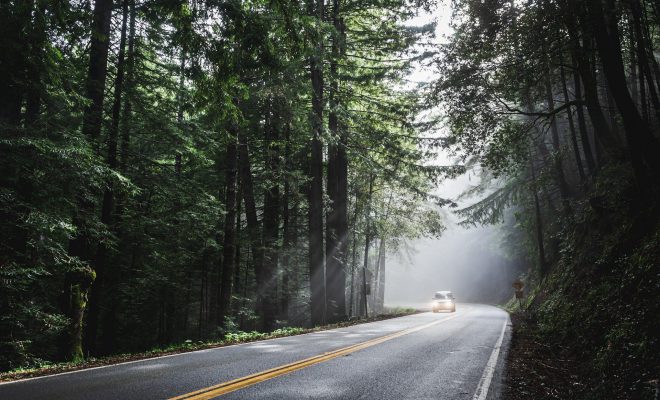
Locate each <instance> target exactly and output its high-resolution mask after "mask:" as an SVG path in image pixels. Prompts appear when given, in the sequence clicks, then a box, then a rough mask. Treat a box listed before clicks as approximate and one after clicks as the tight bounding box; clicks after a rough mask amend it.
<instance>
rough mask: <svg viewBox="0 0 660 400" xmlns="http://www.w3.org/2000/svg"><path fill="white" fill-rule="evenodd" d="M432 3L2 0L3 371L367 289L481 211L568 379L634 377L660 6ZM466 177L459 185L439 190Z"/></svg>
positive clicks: (604, 386) (309, 313) (261, 321)
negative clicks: (443, 29) (446, 27)
mask: <svg viewBox="0 0 660 400" xmlns="http://www.w3.org/2000/svg"><path fill="white" fill-rule="evenodd" d="M440 3H443V2H440ZM445 3H447V2H445ZM438 6H439V3H437V2H435V1H433V0H327V1H326V0H305V1H295V0H273V1H261V0H93V1H91V0H58V1H50V0H7V1H3V2H2V4H1V5H0V31H1V32H0V38H2V39H1V41H0V75H1V76H2V79H1V80H0V133H1V134H0V152H1V157H0V169H1V171H2V172H1V173H0V229H1V231H0V232H1V239H0V371H8V370H13V369H17V368H26V367H31V366H39V365H42V364H43V363H44V362H55V361H71V362H79V361H82V360H84V359H86V358H90V357H101V356H107V355H112V354H118V353H128V352H139V351H144V350H148V349H151V348H156V347H165V346H167V345H170V344H174V343H181V342H184V341H186V340H196V341H204V340H213V339H217V338H222V337H223V336H224V335H226V334H228V333H232V332H239V331H252V330H255V331H259V332H270V331H273V330H275V329H278V328H284V327H312V326H319V325H325V324H333V323H338V322H342V321H347V320H350V319H355V318H360V317H366V316H370V315H371V316H373V315H375V314H378V313H382V312H385V311H386V307H385V304H384V289H385V282H386V277H387V274H386V271H387V268H386V266H387V259H388V257H389V256H391V255H393V254H396V253H397V252H400V251H405V248H406V246H407V244H408V242H409V241H410V240H412V239H415V238H419V237H428V236H439V235H441V234H443V231H445V217H444V215H445V214H446V213H448V212H452V213H454V214H455V215H457V216H458V217H459V218H460V219H461V221H462V222H461V223H462V224H463V225H465V226H470V225H489V224H496V225H498V226H499V227H500V231H501V243H499V244H498V245H499V246H501V248H502V251H503V252H504V253H505V255H506V257H507V258H508V259H509V260H510V263H511V265H512V268H515V269H517V270H519V271H520V272H521V277H522V278H523V280H524V281H525V284H526V288H527V290H528V296H527V297H526V298H525V302H524V303H520V304H518V303H515V304H517V305H515V304H514V302H511V303H510V306H511V307H513V308H512V311H513V313H514V314H515V313H519V314H520V315H521V318H523V319H524V323H523V325H521V327H520V328H519V329H521V332H523V331H522V329H527V331H525V332H529V331H533V332H534V334H535V335H537V336H538V338H541V339H539V340H547V341H549V342H552V343H556V344H557V346H559V347H560V348H563V349H564V350H563V351H564V352H565V353H566V354H571V355H572V357H573V358H574V359H575V360H589V363H584V362H583V363H582V364H580V363H578V361H576V363H577V364H576V366H575V371H577V372H575V373H576V374H577V375H579V376H580V381H581V382H597V383H595V385H596V386H597V388H598V389H597V390H596V391H592V392H590V393H591V394H590V395H591V396H592V397H588V396H586V397H585V398H605V397H607V398H627V396H628V395H630V393H636V394H640V393H646V392H645V391H646V390H647V382H648V381H651V380H653V379H657V377H658V376H659V375H658V374H660V371H659V370H658V368H659V366H660V360H659V357H660V356H659V354H660V344H659V341H658V335H657V332H660V325H659V324H660V321H659V320H658V318H657V315H658V314H659V312H660V309H659V307H660V305H659V304H660V302H658V285H659V279H658V278H659V275H658V261H659V260H660V225H658V222H659V217H660V209H659V207H658V206H659V204H658V199H659V198H660V197H659V195H660V143H659V140H660V65H659V62H658V53H657V52H658V47H659V45H660V43H659V40H660V31H659V28H660V2H658V1H655V0H576V1H573V0H528V1H515V0H453V1H451V2H448V3H447V6H451V8H450V9H451V13H452V15H451V21H452V22H451V33H450V34H449V35H448V36H447V37H445V38H438V37H437V35H436V34H435V32H436V26H435V24H434V23H429V24H423V25H419V24H412V23H410V21H411V20H413V18H414V17H415V16H417V15H419V14H420V13H429V12H431V13H432V12H434V10H436V9H437V7H438ZM442 9H443V10H444V9H449V8H448V7H444V8H442ZM416 68H417V69H419V68H423V69H427V70H430V71H433V74H434V75H433V76H434V78H433V79H432V81H431V82H427V83H417V82H414V81H412V80H411V79H410V76H411V75H410V74H411V71H413V70H414V69H416ZM439 152H444V153H445V154H450V155H451V159H452V160H453V162H452V163H449V164H448V165H442V164H441V163H439V162H438V153H439ZM464 173H472V174H476V175H477V176H478V180H479V183H478V184H475V185H473V186H472V187H471V188H470V189H469V190H467V191H466V192H465V193H464V194H463V195H462V196H461V199H450V198H445V197H443V196H442V194H441V193H438V192H437V191H436V190H435V188H436V187H437V185H438V184H439V182H442V181H443V180H445V179H451V178H455V177H458V176H460V175H462V174H464ZM462 199H468V201H469V205H467V206H458V202H459V200H462ZM445 234H446V233H445ZM457 251H460V249H457ZM487 267H488V266H487V265H485V266H484V268H487ZM514 322H515V321H514ZM514 326H515V323H514ZM515 329H518V328H515ZM136 333H138V334H136ZM513 346H514V350H515V348H516V342H515V339H514V344H513ZM513 354H514V356H515V353H513ZM562 354H563V353H562ZM587 364H588V365H587ZM560 375H561V374H560ZM564 375H568V373H566V374H564ZM605 378H607V379H605ZM513 382H514V383H515V379H514V380H513ZM656 382H657V381H656ZM559 386H563V387H562V390H566V391H568V392H562V393H563V397H562V395H560V396H559V397H552V396H549V397H547V398H578V397H579V396H581V395H584V393H586V391H587V389H586V388H585V387H584V386H580V385H577V384H576V385H575V386H573V387H572V386H571V385H569V384H567V385H559ZM580 390H583V392H580ZM578 392H579V393H578ZM606 394H607V395H606ZM536 395H537V396H539V397H538V398H545V397H542V395H541V394H539V393H536ZM604 395H605V397H602V396H604ZM610 395H611V396H612V397H608V396H610ZM512 398H515V397H512ZM520 398H524V397H520Z"/></svg>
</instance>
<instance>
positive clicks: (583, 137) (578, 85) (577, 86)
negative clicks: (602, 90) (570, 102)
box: [573, 58, 596, 176]
mask: <svg viewBox="0 0 660 400" xmlns="http://www.w3.org/2000/svg"><path fill="white" fill-rule="evenodd" d="M573 87H574V90H575V99H576V100H582V82H581V81H580V74H579V72H578V71H577V64H576V62H575V58H573ZM583 107H584V106H583V105H581V104H580V105H578V106H577V107H576V113H577V120H578V127H579V129H580V142H581V143H582V151H583V152H584V159H585V161H586V163H587V169H588V170H589V173H590V174H591V175H592V176H593V175H595V174H596V161H595V160H594V155H593V153H592V151H591V142H590V141H589V132H588V131H587V123H586V120H585V118H584V108H583Z"/></svg>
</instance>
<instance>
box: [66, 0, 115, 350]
mask: <svg viewBox="0 0 660 400" xmlns="http://www.w3.org/2000/svg"><path fill="white" fill-rule="evenodd" d="M111 15H112V0H96V1H95V3H94V17H93V21H92V31H91V45H90V57H89V69H88V74H87V83H86V92H87V99H88V100H89V104H88V105H87V106H86V107H85V110H84V112H83V127H82V132H83V134H84V135H85V136H87V138H88V139H89V141H90V142H91V144H92V145H93V146H94V147H95V148H97V149H98V144H97V143H96V142H97V139H98V137H99V135H100V133H101V123H102V117H103V94H104V91H105V80H106V75H107V62H108V48H109V44H110V43H109V38H110V20H111ZM104 197H105V196H104ZM93 208H94V205H93V204H90V202H89V200H85V199H83V198H82V196H80V195H79V196H78V213H77V215H76V216H75V217H74V225H75V226H76V229H77V235H76V237H75V238H74V239H73V240H71V241H70V243H69V255H70V256H72V257H76V258H78V259H79V260H81V261H83V262H88V263H89V262H90V261H91V258H92V254H91V248H90V247H91V246H90V237H89V233H88V231H87V226H86V222H85V219H86V216H85V214H91V211H92V209H93ZM106 211H107V210H106ZM68 275H69V276H67V277H66V279H65V280H66V281H67V282H69V284H70V287H72V288H74V289H73V290H71V293H72V296H73V297H72V299H73V298H74V297H76V296H77V299H74V300H72V302H71V303H70V304H71V305H72V307H71V308H69V309H68V310H65V315H67V316H68V317H69V318H70V321H71V322H70V324H71V325H70V329H69V330H68V331H69V336H70V338H71V340H69V343H70V346H72V347H70V349H69V351H68V352H67V353H68V355H69V356H70V357H72V356H73V355H76V354H78V351H77V350H76V349H75V347H80V344H79V343H77V342H78V338H82V329H83V325H82V323H78V322H77V318H78V314H80V315H81V316H82V315H84V313H85V307H86V305H87V291H88V289H87V288H86V285H85V284H83V283H81V282H78V281H76V278H77V277H80V274H79V273H75V272H73V273H72V272H70V273H68ZM92 282H93V279H92ZM67 290H69V289H67ZM78 308H81V309H78ZM93 314H94V315H98V313H97V312H94V313H93ZM92 333H93V334H94V336H93V337H95V332H92ZM89 337H90V341H89V342H91V341H92V339H91V337H92V336H91V335H90V336H89ZM89 342H88V343H89Z"/></svg>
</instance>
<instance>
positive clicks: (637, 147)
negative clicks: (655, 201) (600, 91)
mask: <svg viewBox="0 0 660 400" xmlns="http://www.w3.org/2000/svg"><path fill="white" fill-rule="evenodd" d="M606 4H607V5H606V8H605V9H603V5H602V4H601V3H600V1H596V0H591V1H589V2H588V10H589V16H590V22H591V27H592V29H593V33H594V36H595V38H596V45H597V48H598V54H599V56H600V59H601V60H602V63H603V71H604V73H605V77H606V78H607V83H608V87H609V89H610V90H611V92H612V96H613V97H614V101H615V102H616V105H617V107H618V109H619V113H620V114H621V118H622V120H623V126H624V128H625V132H626V139H627V142H628V150H629V152H630V161H631V163H632V166H633V170H634V173H635V177H636V180H637V185H638V189H639V190H640V191H645V190H646V189H645V188H646V187H647V186H648V183H649V182H654V178H653V177H655V179H657V177H658V176H660V161H659V160H658V151H657V142H656V140H655V138H654V137H653V134H652V132H651V130H650V128H649V125H648V124H647V123H646V121H644V120H643V119H642V117H641V115H640V114H639V112H638V110H637V108H636V107H635V103H634V102H633V100H632V97H631V96H630V92H629V91H628V86H627V82H626V76H625V72H624V68H623V60H622V57H621V48H620V38H619V32H618V27H617V19H616V17H615V11H614V6H613V4H612V2H611V1H610V0H608V1H607V2H606Z"/></svg>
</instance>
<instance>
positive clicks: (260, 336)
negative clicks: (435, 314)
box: [0, 308, 422, 382]
mask: <svg viewBox="0 0 660 400" xmlns="http://www.w3.org/2000/svg"><path fill="white" fill-rule="evenodd" d="M419 312H422V310H415V309H412V308H395V309H391V310H387V312H386V313H384V314H379V315H376V316H373V317H369V318H355V319H351V320H348V321H344V322H340V323H336V324H329V325H323V326H318V327H314V328H296V327H293V328H289V327H287V328H280V329H276V330H275V331H273V332H268V333H261V332H242V331H238V332H231V333H227V334H226V335H225V336H224V338H223V339H222V340H215V341H191V340H186V341H185V342H183V343H177V344H172V345H170V346H167V347H164V348H156V349H153V350H149V351H146V352H142V353H128V354H118V355H113V356H108V357H102V358H89V359H86V360H84V361H82V362H79V363H52V364H51V363H48V364H44V365H42V366H39V367H36V368H29V369H27V368H26V369H17V370H14V371H9V372H4V373H0V382H11V381H16V380H20V379H27V378H35V377H39V376H46V375H53V374H59V373H63V372H71V371H78V370H82V369H87V368H95V367H102V366H106V365H113V364H120V363H124V362H129V361H138V360H145V359H149V358H156V357H162V356H167V355H171V354H179V353H188V352H192V351H197V350H205V349H212V348H218V347H224V346H231V345H235V344H241V343H249V342H256V341H260V340H268V339H275V338H280V337H286V336H295V335H303V334H306V333H312V332H318V331H324V330H330V329H336V328H343V327H347V326H352V325H359V324H364V323H368V322H375V321H382V320H385V319H391V318H397V317H403V316H406V315H411V314H417V313H419Z"/></svg>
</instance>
